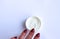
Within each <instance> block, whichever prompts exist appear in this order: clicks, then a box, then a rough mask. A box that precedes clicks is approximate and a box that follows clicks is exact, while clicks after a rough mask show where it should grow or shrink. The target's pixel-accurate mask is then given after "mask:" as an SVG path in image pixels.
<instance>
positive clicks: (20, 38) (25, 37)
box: [11, 29, 40, 39]
mask: <svg viewBox="0 0 60 39" xmlns="http://www.w3.org/2000/svg"><path fill="white" fill-rule="evenodd" d="M34 32H35V30H34V29H32V30H31V31H30V32H29V34H28V35H27V36H26V34H27V29H25V30H24V31H23V32H22V33H21V35H20V36H19V37H18V39H32V37H33V35H34ZM39 38H40V33H38V34H36V35H35V37H34V39H39ZM11 39H17V37H12V38H11Z"/></svg>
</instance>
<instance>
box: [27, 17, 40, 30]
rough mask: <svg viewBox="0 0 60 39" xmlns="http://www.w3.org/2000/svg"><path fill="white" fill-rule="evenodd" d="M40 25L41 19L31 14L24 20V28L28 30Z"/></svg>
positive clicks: (37, 28)
mask: <svg viewBox="0 0 60 39" xmlns="http://www.w3.org/2000/svg"><path fill="white" fill-rule="evenodd" d="M40 27H41V20H40V18H39V17H36V16H33V17H30V18H28V19H27V21H26V28H27V29H28V30H31V29H33V28H34V29H35V30H39V29H40Z"/></svg>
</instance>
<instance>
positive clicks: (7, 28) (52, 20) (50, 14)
mask: <svg viewBox="0 0 60 39" xmlns="http://www.w3.org/2000/svg"><path fill="white" fill-rule="evenodd" d="M35 15H37V16H40V17H41V18H42V19H43V28H42V30H41V32H40V33H41V39H60V0H0V39H10V38H11V37H12V36H18V35H19V34H20V33H21V32H22V31H23V30H24V27H25V26H24V21H25V19H26V18H28V17H30V16H35Z"/></svg>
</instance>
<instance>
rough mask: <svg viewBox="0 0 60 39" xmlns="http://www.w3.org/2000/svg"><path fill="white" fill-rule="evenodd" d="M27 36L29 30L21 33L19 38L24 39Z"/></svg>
mask: <svg viewBox="0 0 60 39" xmlns="http://www.w3.org/2000/svg"><path fill="white" fill-rule="evenodd" d="M26 34H27V29H25V30H24V31H23V32H22V33H21V35H20V36H19V39H24V38H25V36H26Z"/></svg>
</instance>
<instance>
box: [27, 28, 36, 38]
mask: <svg viewBox="0 0 60 39" xmlns="http://www.w3.org/2000/svg"><path fill="white" fill-rule="evenodd" d="M34 32H35V30H34V29H32V30H31V31H30V32H29V34H28V35H27V37H26V39H32V37H33V35H34Z"/></svg>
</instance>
